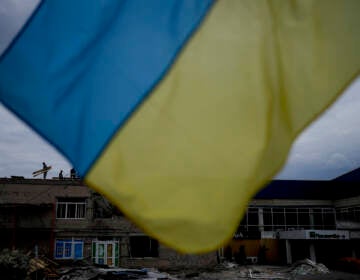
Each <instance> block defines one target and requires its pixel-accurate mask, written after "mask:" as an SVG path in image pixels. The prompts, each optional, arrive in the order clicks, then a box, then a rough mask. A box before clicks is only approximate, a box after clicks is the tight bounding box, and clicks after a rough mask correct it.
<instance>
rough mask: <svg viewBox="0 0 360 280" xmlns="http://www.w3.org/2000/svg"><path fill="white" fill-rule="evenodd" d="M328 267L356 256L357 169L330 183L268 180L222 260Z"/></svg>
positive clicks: (359, 217) (359, 235)
mask: <svg viewBox="0 0 360 280" xmlns="http://www.w3.org/2000/svg"><path fill="white" fill-rule="evenodd" d="M239 252H240V253H241V255H242V256H243V257H244V256H245V257H246V258H247V259H248V261H250V262H251V261H252V262H266V263H283V264H291V263H293V262H294V261H297V260H300V259H304V258H309V259H311V260H313V261H316V262H322V263H325V264H327V265H330V266H331V265H334V264H335V263H336V261H337V260H338V259H340V258H342V257H358V258H359V257H360V169H357V170H355V171H353V172H350V173H348V174H345V175H343V176H340V177H339V178H336V179H334V180H330V181H297V180H274V181H272V182H271V183H270V184H269V185H268V186H267V187H266V188H265V189H263V190H262V191H261V192H259V193H258V194H257V195H256V197H255V198H254V199H253V200H252V201H251V203H250V205H249V207H248V209H247V212H246V214H245V217H244V218H243V220H242V221H241V224H240V225H239V227H238V230H237V232H236V234H235V235H234V238H233V240H232V241H231V242H230V246H229V247H228V248H224V249H223V251H222V255H223V256H226V254H228V256H230V257H231V256H236V254H239Z"/></svg>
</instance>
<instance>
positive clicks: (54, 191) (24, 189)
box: [0, 178, 90, 205]
mask: <svg viewBox="0 0 360 280" xmlns="http://www.w3.org/2000/svg"><path fill="white" fill-rule="evenodd" d="M89 196H90V190H89V188H87V187H86V186H85V185H83V184H82V182H81V181H80V180H42V179H8V178H0V204H2V205H13V204H27V205H42V204H53V203H54V202H55V201H56V198H57V197H89Z"/></svg>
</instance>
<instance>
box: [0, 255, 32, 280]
mask: <svg viewBox="0 0 360 280" xmlns="http://www.w3.org/2000/svg"><path fill="white" fill-rule="evenodd" d="M29 261H30V257H29V256H28V255H26V254H24V253H22V252H20V251H18V250H9V249H4V250H2V251H1V252H0V275H1V278H2V279H9V280H11V279H14V280H16V279H25V277H26V275H27V271H28V268H29Z"/></svg>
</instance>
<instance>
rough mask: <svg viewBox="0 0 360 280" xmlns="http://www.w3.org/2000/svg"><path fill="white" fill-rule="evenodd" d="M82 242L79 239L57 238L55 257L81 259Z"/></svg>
mask: <svg viewBox="0 0 360 280" xmlns="http://www.w3.org/2000/svg"><path fill="white" fill-rule="evenodd" d="M83 247H84V242H83V241H82V240H81V239H74V238H72V239H57V240H56V241H55V259H75V260H78V259H82V258H83Z"/></svg>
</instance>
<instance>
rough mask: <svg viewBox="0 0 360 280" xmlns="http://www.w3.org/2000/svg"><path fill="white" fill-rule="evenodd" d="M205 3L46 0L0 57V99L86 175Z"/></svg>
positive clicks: (169, 60) (196, 20)
mask: <svg viewBox="0 0 360 280" xmlns="http://www.w3.org/2000/svg"><path fill="white" fill-rule="evenodd" d="M211 4H212V1H211V0H202V1H193V0H185V1H178V0H163V1H161V0H152V1H147V0H136V1H132V0H130V1H119V0H113V1H111V0H107V1H99V0H77V1H71V0H62V1H45V2H44V3H43V4H42V5H41V6H40V8H39V9H38V11H37V14H36V15H35V16H33V17H32V19H31V21H30V22H29V24H27V26H26V29H25V30H24V31H23V32H22V33H21V35H20V36H19V37H18V38H17V40H15V41H14V42H13V44H12V46H11V47H10V49H8V51H7V52H6V54H5V55H4V56H3V57H1V59H0V100H1V101H2V102H3V103H5V105H7V106H8V107H10V109H12V110H13V111H14V112H15V113H16V114H17V115H18V116H20V118H22V119H23V120H24V121H25V122H27V123H28V124H30V126H32V127H33V128H34V129H35V130H37V131H38V132H39V133H40V134H41V135H42V136H43V137H45V138H46V139H48V141H50V142H51V143H52V144H53V145H55V146H56V147H57V148H58V149H59V150H60V151H61V152H63V153H64V154H65V156H67V158H68V159H69V160H70V161H71V162H72V164H73V165H74V166H75V167H76V169H77V171H78V172H79V173H80V175H81V176H84V175H85V174H86V172H87V170H88V169H89V168H90V167H91V164H92V163H93V162H94V161H95V160H96V158H97V156H98V155H99V154H100V153H101V151H102V149H103V148H104V147H105V146H106V144H107V143H108V141H109V140H110V139H111V137H112V136H113V135H114V133H115V132H116V131H117V130H118V128H119V127H120V126H121V125H122V124H123V123H124V122H125V121H126V119H127V118H128V117H129V116H130V114H131V113H132V112H133V111H134V110H135V109H136V107H137V106H138V104H139V103H140V102H141V101H142V100H143V99H144V97H145V96H146V95H147V94H148V93H149V92H150V91H151V89H152V88H153V87H154V86H155V85H156V84H157V82H158V81H159V80H160V79H161V78H162V76H163V75H164V74H165V72H166V71H167V70H168V68H169V67H170V65H171V63H172V62H173V60H174V59H175V57H176V54H177V53H178V51H179V50H180V49H181V47H182V46H183V45H184V43H185V42H186V40H187V39H188V38H189V36H190V35H191V34H192V32H193V31H194V30H195V29H196V27H197V26H198V25H199V24H200V22H201V20H202V19H203V18H204V15H205V14H206V12H207V11H208V9H209V8H210V6H211ZM25 141H26V140H25ZM44 160H45V159H44Z"/></svg>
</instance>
